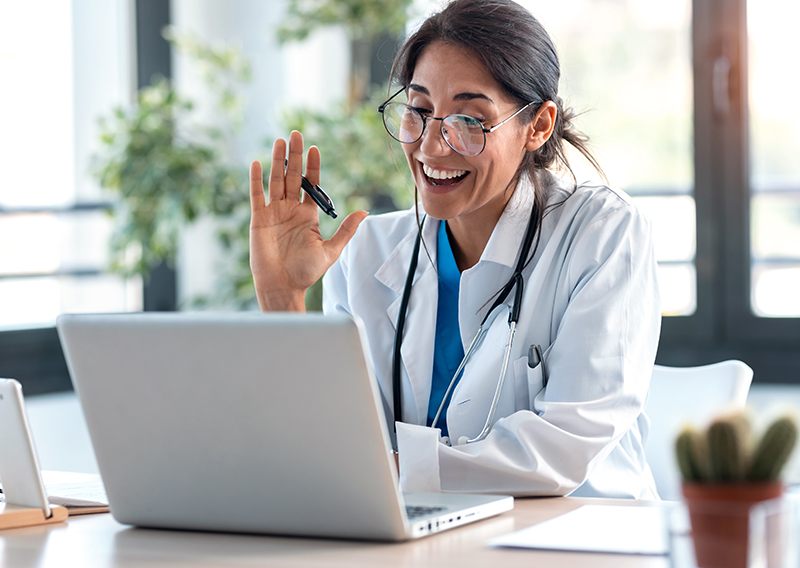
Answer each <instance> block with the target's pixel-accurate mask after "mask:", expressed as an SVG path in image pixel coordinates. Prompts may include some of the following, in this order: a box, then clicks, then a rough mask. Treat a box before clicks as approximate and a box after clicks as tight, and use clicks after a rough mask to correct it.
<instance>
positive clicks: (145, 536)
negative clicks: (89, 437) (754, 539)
mask: <svg viewBox="0 0 800 568" xmlns="http://www.w3.org/2000/svg"><path fill="white" fill-rule="evenodd" d="M585 504H619V505H623V506H637V505H641V504H642V503H637V502H635V501H627V500H608V499H577V498H550V499H517V500H516V503H515V507H514V510H513V511H510V512H508V513H504V514H502V515H500V516H498V517H494V518H491V519H487V520H484V521H480V522H477V523H473V524H471V525H467V526H464V527H460V528H457V529H452V530H449V531H445V532H443V533H441V534H438V535H433V536H430V537H426V538H422V539H419V540H416V541H410V542H405V543H400V544H376V543H370V542H350V541H335V540H318V539H306V538H279V537H265V536H247V535H226V534H218V533H199V532H182V531H165V530H149V529H137V528H132V527H129V526H126V525H121V524H119V523H117V522H116V521H115V520H114V519H113V517H111V515H108V514H103V515H87V516H84V517H70V519H69V521H68V522H67V523H64V524H60V525H52V526H49V527H46V526H40V527H30V528H24V529H11V530H6V531H1V532H0V566H3V567H6V566H7V567H14V568H28V567H31V568H32V567H34V566H35V567H37V568H39V567H41V568H47V567H59V568H61V567H63V566H70V565H80V566H84V567H86V568H93V567H103V568H108V567H117V566H118V567H132V566H137V567H141V566H148V567H152V566H159V567H161V566H167V567H184V566H185V567H189V566H191V567H197V566H200V567H203V568H206V567H213V566H237V567H239V566H245V567H246V566H290V567H312V566H326V567H342V568H345V567H347V568H353V567H361V566H389V567H391V566H414V567H415V568H416V567H426V566H430V567H432V568H433V567H435V568H444V567H453V568H456V567H457V568H469V567H470V566H482V567H484V566H497V565H501V566H503V567H504V568H512V567H514V566H528V567H529V566H534V565H536V566H550V567H559V568H560V567H573V566H575V567H577V566H581V567H585V566H592V567H593V568H604V567H614V568H626V567H637V568H639V567H642V568H644V567H647V568H651V567H652V568H656V567H658V568H667V567H668V566H669V559H668V558H667V557H655V556H629V555H616V554H587V553H566V552H550V551H530V550H510V549H492V548H488V547H487V545H486V543H487V542H488V541H489V540H490V539H491V538H494V537H496V536H500V535H503V534H507V533H510V532H512V531H515V530H519V529H522V528H525V527H529V526H531V525H534V524H536V523H539V522H541V521H544V520H547V519H549V518H552V517H555V516H557V515H560V514H562V513H566V512H568V511H571V510H573V509H576V508H577V507H579V506H581V505H585Z"/></svg>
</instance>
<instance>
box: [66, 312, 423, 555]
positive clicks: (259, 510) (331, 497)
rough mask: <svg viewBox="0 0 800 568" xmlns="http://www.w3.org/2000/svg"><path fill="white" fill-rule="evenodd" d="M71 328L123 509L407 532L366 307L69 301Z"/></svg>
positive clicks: (209, 519) (188, 518)
mask: <svg viewBox="0 0 800 568" xmlns="http://www.w3.org/2000/svg"><path fill="white" fill-rule="evenodd" d="M58 331H59V335H60V338H61V342H62V345H63V347H64V352H65V355H66V359H67V364H68V367H69V370H70V374H71V376H72V380H73V383H74V385H75V389H76V391H77V394H78V397H79V399H80V402H81V405H82V407H83V410H84V414H85V417H86V422H87V426H88V428H89V433H90V436H91V439H92V445H93V446H94V449H95V454H96V457H97V462H98V466H99V468H100V473H101V475H102V477H103V481H104V483H105V487H106V491H107V494H108V498H109V503H110V506H111V512H112V514H113V515H114V517H115V518H116V519H117V520H118V521H120V522H122V523H126V524H134V525H140V526H150V527H162V528H180V529H198V530H215V531H233V532H255V533H270V534H289V535H301V536H326V537H346V538H364V539H382V540H400V539H404V538H407V535H408V531H409V527H408V522H407V520H406V517H405V515H404V513H403V510H402V506H403V500H402V496H401V495H400V493H399V492H398V491H397V476H396V471H395V468H394V461H393V459H392V456H391V455H390V454H389V447H390V446H389V440H388V435H387V433H386V431H385V422H384V416H383V410H382V406H381V402H380V398H379V396H380V395H379V394H378V389H377V385H376V383H375V378H374V376H373V374H372V371H371V368H370V367H369V366H368V364H367V363H366V358H365V354H364V350H363V347H362V341H361V334H362V333H363V332H362V330H361V328H360V326H359V324H358V323H356V322H354V321H353V320H352V319H350V318H347V317H344V316H322V315H321V314H320V315H316V314H302V315H301V314H255V313H248V314H242V313H238V314H208V313H199V314H197V313H195V314H178V313H159V314H156V313H147V314H120V315H64V316H61V317H59V319H58Z"/></svg>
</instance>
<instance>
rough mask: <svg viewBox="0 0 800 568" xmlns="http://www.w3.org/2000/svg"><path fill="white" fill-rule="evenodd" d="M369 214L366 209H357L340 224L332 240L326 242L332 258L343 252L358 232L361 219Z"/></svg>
mask: <svg viewBox="0 0 800 568" xmlns="http://www.w3.org/2000/svg"><path fill="white" fill-rule="evenodd" d="M367 215H369V213H367V212H366V211H355V212H354V213H350V215H348V216H347V217H345V220H344V221H342V224H341V225H339V228H338V229H337V231H336V233H334V235H333V236H332V237H331V238H330V240H328V241H326V242H325V246H326V248H327V249H328V254H329V255H332V258H338V257H339V255H340V254H342V250H343V249H344V246H345V245H346V244H347V243H349V242H350V239H352V238H353V235H355V234H356V229H358V226H359V225H360V224H361V221H363V220H364V219H366V218H367Z"/></svg>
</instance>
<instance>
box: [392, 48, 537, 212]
mask: <svg viewBox="0 0 800 568" xmlns="http://www.w3.org/2000/svg"><path fill="white" fill-rule="evenodd" d="M408 104H409V105H410V106H412V107H415V108H417V109H420V110H421V109H425V111H422V110H421V112H423V114H426V115H428V116H435V117H445V116H447V115H449V114H466V115H469V116H472V117H475V118H477V119H479V120H480V121H481V122H482V123H483V125H484V128H489V127H491V126H494V125H495V124H498V123H500V122H502V121H503V120H505V119H506V118H508V117H509V116H511V115H512V114H514V113H515V112H516V111H517V110H519V107H520V105H518V104H517V103H516V102H514V101H512V100H510V99H509V98H508V97H507V96H506V95H505V94H504V93H503V91H502V89H501V88H500V85H499V84H498V83H497V82H496V81H495V80H494V79H493V78H492V76H491V75H490V74H489V72H488V71H487V70H486V68H485V67H484V66H483V64H482V63H481V62H480V61H479V60H478V59H477V58H476V57H475V55H473V54H472V53H471V52H469V51H465V50H463V49H461V48H458V47H454V46H451V45H448V44H446V43H443V42H435V43H432V44H431V45H429V46H428V47H427V48H425V50H424V51H423V52H422V55H421V56H420V58H419V60H418V61H417V66H416V68H415V69H414V74H413V77H412V79H411V83H410V85H409V86H408ZM440 124H441V122H440V121H438V120H434V121H431V120H428V121H427V125H426V126H425V132H424V134H423V136H422V138H421V139H420V140H418V141H416V142H414V143H413V144H403V150H404V151H405V153H406V158H407V159H408V164H409V166H410V167H411V173H412V174H413V176H414V181H415V182H416V185H417V189H418V190H419V194H420V197H421V199H422V205H423V207H424V209H425V211H426V212H427V213H428V214H429V215H431V216H432V217H434V218H436V219H447V220H456V221H457V222H459V223H460V222H467V223H468V224H471V223H481V224H484V223H490V225H488V226H490V227H494V225H495V224H496V223H497V220H498V219H499V218H500V215H501V214H502V212H503V209H504V208H505V206H506V203H507V202H508V200H509V198H510V197H511V194H512V192H513V189H514V188H513V187H512V188H509V189H507V187H508V185H509V183H510V182H511V179H512V178H513V177H514V174H515V173H516V171H517V168H518V167H519V165H520V163H521V162H522V159H523V157H524V154H525V150H526V142H527V141H528V139H529V137H530V135H531V128H530V127H529V126H527V125H521V124H520V123H519V121H518V120H517V119H516V118H514V119H512V120H510V121H509V122H507V123H506V124H504V125H503V126H501V127H500V128H498V129H497V130H495V131H494V132H492V133H489V134H487V135H486V147H485V148H484V150H483V152H481V153H480V154H479V155H477V156H473V157H467V156H462V155H461V154H459V153H458V152H456V151H455V150H453V149H452V148H450V146H448V145H447V142H445V140H444V138H443V137H442V132H441V128H440ZM472 226H476V225H472ZM483 226H487V225H483Z"/></svg>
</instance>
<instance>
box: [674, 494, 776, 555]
mask: <svg viewBox="0 0 800 568" xmlns="http://www.w3.org/2000/svg"><path fill="white" fill-rule="evenodd" d="M782 493H783V484H782V483H781V482H779V481H774V482H768V483H716V484H714V483H684V484H683V497H684V501H685V502H686V506H687V508H688V509H689V519H690V521H691V524H692V539H693V541H694V551H695V557H696V559H697V566H699V567H700V568H747V541H748V519H749V514H750V508H751V507H752V506H753V505H755V504H756V503H758V502H760V501H766V500H768V499H776V498H778V497H780V496H781V494H782Z"/></svg>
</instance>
